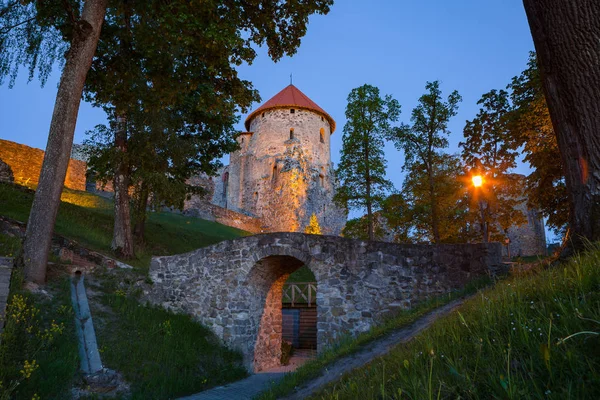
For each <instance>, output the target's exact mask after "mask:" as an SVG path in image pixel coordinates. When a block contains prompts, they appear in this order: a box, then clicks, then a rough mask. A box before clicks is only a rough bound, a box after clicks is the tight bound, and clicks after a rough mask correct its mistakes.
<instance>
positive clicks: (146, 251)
mask: <svg viewBox="0 0 600 400" xmlns="http://www.w3.org/2000/svg"><path fill="white" fill-rule="evenodd" d="M66 200H68V201H70V203H67V202H65V201H63V202H62V203H61V205H60V208H59V211H58V217H57V219H56V227H55V232H56V233H58V234H61V235H64V236H66V237H68V238H70V239H74V240H77V241H78V242H79V243H81V244H82V245H83V246H86V247H88V248H90V249H93V250H96V251H99V252H101V253H105V254H110V243H111V237H112V229H113V227H112V224H113V216H112V207H111V205H112V202H111V201H110V200H106V199H103V198H100V197H99V196H96V195H93V194H91V193H86V192H78V191H71V190H68V191H67V197H66ZM32 201H33V193H32V192H31V191H24V190H22V189H20V188H19V187H17V186H15V185H8V184H3V183H0V204H1V205H2V206H1V207H0V215H4V216H6V217H10V218H13V219H16V220H19V221H26V220H27V216H28V215H29V209H30V208H31V203H32ZM77 204H83V206H79V205H77ZM246 234H247V233H246V232H244V231H241V230H239V229H236V228H231V227H229V226H225V225H221V224H218V223H216V222H212V221H205V220H202V219H199V218H191V217H185V216H183V215H178V214H172V213H167V212H156V213H151V215H150V218H149V220H148V227H147V229H146V242H145V244H144V247H138V248H137V249H136V256H137V258H136V259H134V260H128V261H126V262H127V263H129V264H132V265H134V266H137V267H141V268H143V269H145V268H148V266H149V265H150V257H151V256H152V255H168V254H179V253H185V252H188V251H191V250H194V249H197V248H199V247H204V246H208V245H211V244H214V243H218V242H221V241H223V240H228V239H234V238H237V237H240V236H244V235H246Z"/></svg>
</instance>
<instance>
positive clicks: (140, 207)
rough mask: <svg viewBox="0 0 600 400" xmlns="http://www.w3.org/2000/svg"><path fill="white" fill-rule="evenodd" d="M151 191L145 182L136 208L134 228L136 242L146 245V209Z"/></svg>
mask: <svg viewBox="0 0 600 400" xmlns="http://www.w3.org/2000/svg"><path fill="white" fill-rule="evenodd" d="M149 196H150V190H149V189H148V185H147V184H146V183H145V182H142V184H141V185H140V191H139V193H138V198H137V205H136V207H135V225H134V227H133V236H134V237H135V240H136V242H138V243H144V231H145V230H146V215H147V213H146V208H147V207H148V197H149Z"/></svg>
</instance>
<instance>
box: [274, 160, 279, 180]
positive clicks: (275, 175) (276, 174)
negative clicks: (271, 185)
mask: <svg viewBox="0 0 600 400" xmlns="http://www.w3.org/2000/svg"><path fill="white" fill-rule="evenodd" d="M277 176H279V171H278V170H277V164H275V165H273V177H272V180H273V182H275V181H276V180H277Z"/></svg>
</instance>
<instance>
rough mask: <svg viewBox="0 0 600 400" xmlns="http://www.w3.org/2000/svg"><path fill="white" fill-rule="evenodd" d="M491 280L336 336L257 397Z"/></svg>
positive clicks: (283, 388)
mask: <svg viewBox="0 0 600 400" xmlns="http://www.w3.org/2000/svg"><path fill="white" fill-rule="evenodd" d="M489 284H490V280H489V278H482V279H480V280H475V281H473V282H471V283H470V284H469V285H467V286H466V287H465V288H464V289H463V290H461V291H456V292H453V293H450V294H448V295H445V296H440V297H436V298H432V299H430V300H429V301H425V302H422V303H420V304H419V305H417V306H416V307H414V308H411V309H409V310H404V311H401V312H399V313H398V314H396V315H394V316H393V317H391V318H389V319H388V320H387V321H385V322H384V323H382V324H380V325H376V326H374V327H372V328H371V329H370V330H369V331H368V332H365V333H362V334H360V335H358V336H356V337H354V336H352V335H348V336H345V337H343V338H341V339H340V340H338V341H337V342H336V343H335V345H333V346H331V347H329V348H326V349H325V350H324V351H322V352H321V353H320V354H319V356H318V357H317V358H316V359H314V360H311V361H309V362H307V363H305V364H303V365H302V366H300V367H299V368H298V369H297V370H296V371H294V372H293V373H290V374H287V375H286V376H285V377H284V378H283V379H282V380H280V381H279V382H278V383H276V384H275V385H273V386H271V387H270V388H269V389H268V390H266V391H265V392H263V393H261V394H260V395H259V396H258V399H260V400H275V399H278V398H281V397H284V396H286V395H288V394H290V393H292V392H293V391H294V389H295V388H296V387H297V386H299V385H302V384H303V383H305V382H308V381H310V380H312V379H315V378H317V377H318V376H320V375H321V374H323V373H326V372H327V367H328V366H330V365H331V364H333V363H334V362H335V361H337V360H339V359H340V358H342V357H346V356H349V355H351V354H353V353H356V352H357V351H360V350H361V348H363V346H365V345H366V344H368V343H371V342H372V341H374V340H377V339H379V338H381V337H383V336H385V335H387V334H389V333H391V332H392V331H395V330H398V329H401V328H404V327H406V326H408V325H410V324H412V323H413V322H415V321H416V320H417V319H419V318H420V317H422V316H424V315H425V314H427V313H428V312H430V311H432V310H434V309H436V308H438V307H441V306H443V305H445V304H448V303H449V302H451V301H452V300H455V299H458V298H460V297H463V296H466V295H470V294H473V293H475V292H476V291H477V290H478V289H480V288H481V287H484V286H486V285H489Z"/></svg>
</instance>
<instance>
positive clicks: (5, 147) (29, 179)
mask: <svg viewBox="0 0 600 400" xmlns="http://www.w3.org/2000/svg"><path fill="white" fill-rule="evenodd" d="M0 160H2V161H4V162H5V163H6V164H8V165H9V166H10V168H11V169H12V172H13V176H14V180H15V183H19V184H23V185H37V183H38V179H39V177H40V171H41V169H42V162H43V160H44V152H43V151H42V150H40V149H35V148H33V147H29V146H26V145H24V144H19V143H15V142H11V141H8V140H2V139H0ZM86 170H87V164H86V163H85V162H83V161H78V160H73V159H71V160H69V167H68V168H67V176H66V177H65V186H66V187H68V188H69V189H75V190H85V173H86Z"/></svg>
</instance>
